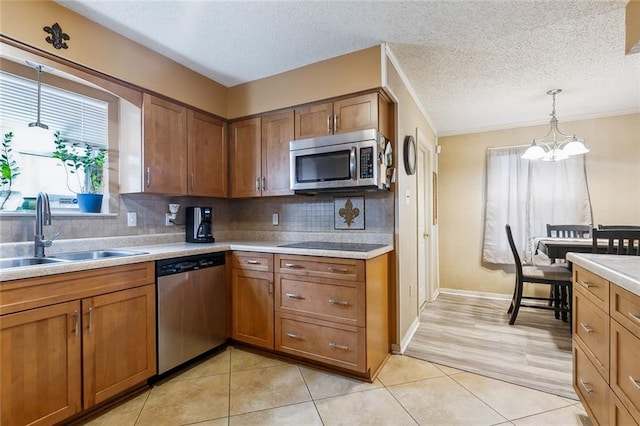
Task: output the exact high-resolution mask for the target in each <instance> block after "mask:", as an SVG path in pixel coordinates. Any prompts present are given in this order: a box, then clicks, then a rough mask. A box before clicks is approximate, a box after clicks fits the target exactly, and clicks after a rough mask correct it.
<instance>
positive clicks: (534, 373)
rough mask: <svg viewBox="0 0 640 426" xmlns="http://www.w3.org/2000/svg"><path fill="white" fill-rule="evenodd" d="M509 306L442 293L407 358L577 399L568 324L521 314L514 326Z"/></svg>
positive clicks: (546, 315)
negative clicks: (510, 320) (510, 321)
mask: <svg viewBox="0 0 640 426" xmlns="http://www.w3.org/2000/svg"><path fill="white" fill-rule="evenodd" d="M508 307H509V301H508V300H495V299H486V298H478V297H470V296H461V295H453V294H444V293H441V294H440V295H439V296H438V298H437V300H436V301H435V302H433V303H430V304H428V305H427V306H426V307H425V309H424V310H423V311H422V313H421V315H420V326H419V327H418V330H417V332H416V333H415V335H414V337H413V339H412V340H411V342H410V343H409V346H408V347H407V350H406V351H405V355H408V356H412V357H415V358H419V359H422V360H425V361H429V362H433V363H437V364H442V365H446V366H449V367H453V368H457V369H460V370H464V371H468V372H472V373H476V374H480V375H483V376H487V377H491V378H494V379H499V380H503V381H505V382H509V383H514V384H517V385H521V386H525V387H528V388H531V389H537V390H541V391H544V392H548V393H552V394H555V395H559V396H563V397H567V398H572V399H577V396H576V394H575V392H574V390H573V387H572V383H571V381H572V380H571V377H572V353H571V333H570V329H569V323H567V322H562V321H560V320H556V319H555V318H554V316H553V312H550V311H546V310H537V309H526V308H521V309H520V313H519V314H518V318H517V320H516V323H515V324H514V325H509V316H508V315H507V308H508Z"/></svg>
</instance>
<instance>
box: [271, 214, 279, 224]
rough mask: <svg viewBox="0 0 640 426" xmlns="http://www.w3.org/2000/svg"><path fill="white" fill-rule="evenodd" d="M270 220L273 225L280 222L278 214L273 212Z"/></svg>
mask: <svg viewBox="0 0 640 426" xmlns="http://www.w3.org/2000/svg"><path fill="white" fill-rule="evenodd" d="M271 222H272V223H273V224H274V225H278V224H279V223H280V215H279V214H278V213H274V214H273V215H272V216H271Z"/></svg>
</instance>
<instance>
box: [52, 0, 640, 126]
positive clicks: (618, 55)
mask: <svg viewBox="0 0 640 426" xmlns="http://www.w3.org/2000/svg"><path fill="white" fill-rule="evenodd" d="M58 2H59V3H60V4H62V5H64V6H66V7H68V8H69V9H72V10H74V11H76V12H78V13H80V14H81V15H84V16H86V17H87V18H89V19H91V20H93V21H96V22H98V23H100V24H102V25H104V26H107V27H109V28H111V29H112V30H114V31H117V32H119V33H121V34H122V35H124V36H126V37H128V38H130V39H133V40H135V41H137V42H139V43H141V44H143V45H145V46H147V47H149V48H151V49H153V50H155V51H158V52H160V53H162V54H163V55H165V56H168V57H170V58H172V59H174V60H176V61H177V62H180V63H182V64H184V65H185V66H187V67H189V68H191V69H193V70H195V71H197V72H199V73H201V74H204V75H206V76H208V77H210V78H212V79H214V80H216V81H218V82H220V83H222V84H224V85H225V86H229V87H230V86H234V85H237V84H240V83H243V82H246V81H251V80H255V79H258V78H262V77H266V76H269V75H273V74H277V73H280V72H283V71H287V70H290V69H293V68H297V67H300V66H303V65H307V64H310V63H313V62H317V61H320V60H323V59H327V58H331V57H334V56H338V55H342V54H345V53H349V52H353V51H356V50H360V49H364V48H367V47H371V46H374V45H378V44H380V43H383V42H386V43H388V46H389V48H390V50H391V52H392V53H393V55H394V56H395V57H396V58H397V61H398V63H399V65H400V67H401V68H402V70H403V71H404V74H405V75H406V77H407V78H408V80H409V81H410V84H411V86H412V88H413V90H414V93H415V95H416V97H417V100H418V102H419V103H420V105H421V107H422V108H423V110H424V111H425V112H426V114H427V115H428V117H429V119H430V121H431V122H432V124H433V125H434V127H435V130H436V132H437V134H438V135H447V134H456V133H466V132H471V131H478V130H486V129H491V128H501V127H513V126H517V125H523V124H533V123H541V122H545V121H548V114H549V112H550V110H551V100H550V97H549V96H547V95H546V91H547V90H549V89H552V88H561V89H563V92H562V94H560V95H558V97H557V114H558V119H559V120H560V128H561V129H562V122H563V121H566V120H567V119H569V118H580V117H589V116H601V115H612V114H619V113H624V112H632V111H640V54H635V55H628V56H625V54H624V44H625V6H626V4H627V0H615V1H607V0H576V1H571V0H533V1H527V0H510V1H507V0H478V1H471V0H466V1H461V0H451V1H443V0H432V1H353V0H350V1H349V0H342V1H326V0H324V1H320V0H316V1H278V0H275V1H211V0H209V1H205V0H200V1H184V0H182V1H181V0H173V1H149V0H147V1H140V0H124V1H122V0H116V1H108V0H71V1H69V0H58Z"/></svg>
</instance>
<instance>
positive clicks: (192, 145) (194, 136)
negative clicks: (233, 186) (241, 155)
mask: <svg viewBox="0 0 640 426" xmlns="http://www.w3.org/2000/svg"><path fill="white" fill-rule="evenodd" d="M187 117H188V121H187V131H188V138H187V142H188V143H187V146H188V157H187V159H188V161H187V167H188V170H189V176H188V182H187V193H188V194H189V195H199V196H208V197H226V196H227V188H228V181H227V141H226V137H225V136H226V135H225V127H226V126H225V124H224V122H222V120H218V119H217V118H215V117H212V116H210V115H206V114H202V113H199V112H196V111H191V110H189V111H188V114H187Z"/></svg>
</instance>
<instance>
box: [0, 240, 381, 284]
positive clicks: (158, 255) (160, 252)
mask: <svg viewBox="0 0 640 426" xmlns="http://www.w3.org/2000/svg"><path fill="white" fill-rule="evenodd" d="M281 244H283V242H282V241H230V242H219V243H210V244H209V243H206V244H201V243H198V244H194V243H184V242H180V243H168V244H154V245H146V246H144V245H143V246H133V247H118V248H117V249H118V250H131V251H138V252H144V254H140V255H134V256H124V257H111V258H104V259H98V260H85V261H73V262H63V263H62V262H61V263H48V264H43V265H36V266H25V267H20V268H9V269H2V270H0V282H6V281H12V280H18V279H24V278H33V277H40V276H45V275H53V274H61V273H66V272H74V271H84V270H88V269H97V268H106V267H109V266H118V265H127V264H131V263H140V262H148V261H155V260H160V259H170V258H173V257H181V256H190V255H194V254H204V253H215V252H221V251H229V250H237V251H254V252H263V253H274V254H276V253H280V254H295V255H307V256H321V257H341V258H347V259H364V260H366V259H373V258H374V257H377V256H380V255H382V254H384V253H388V252H390V251H392V250H393V245H392V244H389V245H383V246H381V247H380V248H377V249H374V250H370V251H366V252H362V251H345V250H319V249H309V248H291V247H279V246H278V245H281ZM104 249H111V247H105V248H104ZM77 251H81V250H77ZM53 256H55V255H53Z"/></svg>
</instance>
